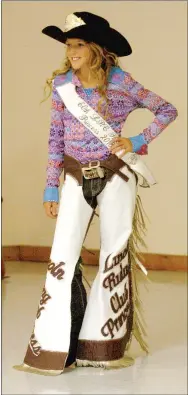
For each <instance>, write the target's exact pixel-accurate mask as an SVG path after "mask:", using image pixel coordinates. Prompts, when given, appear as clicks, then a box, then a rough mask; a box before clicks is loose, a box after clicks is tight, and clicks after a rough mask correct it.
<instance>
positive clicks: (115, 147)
mask: <svg viewBox="0 0 188 395" xmlns="http://www.w3.org/2000/svg"><path fill="white" fill-rule="evenodd" d="M121 150H123V153H122V154H121V156H119V158H122V156H124V155H125V154H126V153H127V152H133V146H132V142H131V140H129V139H127V138H126V137H115V138H114V139H113V140H112V143H111V149H110V151H111V153H112V154H116V153H117V152H118V151H121Z"/></svg>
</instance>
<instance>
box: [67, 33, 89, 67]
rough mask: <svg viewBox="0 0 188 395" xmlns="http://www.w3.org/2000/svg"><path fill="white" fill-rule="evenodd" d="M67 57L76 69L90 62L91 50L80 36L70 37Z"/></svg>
mask: <svg viewBox="0 0 188 395" xmlns="http://www.w3.org/2000/svg"><path fill="white" fill-rule="evenodd" d="M66 46H67V57H68V59H69V61H70V63H71V66H72V68H73V69H74V70H79V69H80V68H81V67H83V66H85V65H88V64H89V59H90V53H91V52H90V50H89V47H88V44H87V43H86V42H85V41H83V40H81V39H79V38H68V39H67V41H66Z"/></svg>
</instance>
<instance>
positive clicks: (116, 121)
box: [44, 67, 177, 202]
mask: <svg viewBox="0 0 188 395" xmlns="http://www.w3.org/2000/svg"><path fill="white" fill-rule="evenodd" d="M70 81H71V82H72V83H73V84H74V85H75V87H76V91H77V94H78V95H79V96H80V97H81V98H82V99H84V100H85V102H86V103H88V104H89V105H90V106H91V107H92V108H93V109H94V110H95V111H98V101H99V100H100V98H101V96H100V94H99V93H98V91H97V89H95V88H94V89H84V88H83V87H82V84H81V82H80V80H79V79H78V77H77V76H76V75H75V73H73V72H72V71H68V72H67V73H66V74H61V75H59V76H57V77H55V79H54V81H53V89H52V107H51V124H50V135H49V141H48V165H47V178H46V187H45V191H44V201H57V202H58V199H59V198H58V187H59V184H60V180H59V179H60V176H61V173H62V171H63V166H64V154H67V155H69V156H72V157H74V158H75V159H77V160H78V161H79V162H81V163H83V164H84V163H88V162H89V161H94V160H104V159H107V158H108V156H109V155H110V151H109V150H108V148H107V147H106V146H104V145H103V144H102V142H101V141H100V140H98V139H97V137H95V136H94V135H93V134H92V132H91V131H90V130H88V129H87V128H86V127H85V126H84V125H82V124H81V123H80V122H79V121H78V120H77V119H76V118H75V117H74V116H73V115H72V114H71V113H70V112H69V111H68V109H67V108H66V107H65V105H64V104H63V102H62V100H61V98H60V96H59V94H58V92H57V91H56V85H60V84H64V83H66V82H70ZM107 98H108V115H107V119H106V121H107V123H108V124H109V125H110V126H111V127H112V129H113V130H114V131H115V132H116V133H117V135H119V136H121V131H122V128H123V125H124V123H125V121H126V119H127V117H128V115H129V114H130V113H131V112H132V111H134V110H136V109H137V108H147V109H148V110H150V111H151V112H152V113H153V114H154V119H153V121H152V122H151V123H150V124H149V125H148V127H146V128H145V129H144V130H143V131H142V132H141V133H140V134H139V135H137V136H133V137H129V138H130V140H131V142H132V145H133V151H134V152H136V153H137V154H140V155H146V154H147V153H148V144H149V143H150V142H151V141H152V140H154V139H155V138H156V137H157V136H158V135H159V134H160V133H161V132H162V131H163V130H164V129H165V128H166V127H167V126H168V125H169V124H170V123H171V122H172V121H174V120H175V118H176V117H177V109H176V108H175V107H174V106H173V105H172V104H170V103H168V102H167V101H166V100H164V99H163V98H161V97H160V96H158V95H157V94H156V93H154V92H151V91H150V90H148V89H146V88H144V86H143V85H141V84H140V83H139V82H137V81H136V80H134V79H133V78H132V76H131V75H130V74H129V73H128V72H126V71H123V70H122V69H121V68H119V67H112V68H111V72H110V74H109V77H108V87H107ZM104 112H105V103H104V104H103V105H102V114H103V113H104Z"/></svg>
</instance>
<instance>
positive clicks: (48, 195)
mask: <svg viewBox="0 0 188 395" xmlns="http://www.w3.org/2000/svg"><path fill="white" fill-rule="evenodd" d="M43 202H57V203H58V202H59V190H58V188H57V187H47V188H45V190H44V195H43Z"/></svg>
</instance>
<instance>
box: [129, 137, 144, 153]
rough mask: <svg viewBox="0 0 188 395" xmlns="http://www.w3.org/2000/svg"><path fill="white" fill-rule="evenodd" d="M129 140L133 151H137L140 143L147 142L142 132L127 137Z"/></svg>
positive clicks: (140, 145)
mask: <svg viewBox="0 0 188 395" xmlns="http://www.w3.org/2000/svg"><path fill="white" fill-rule="evenodd" d="M129 140H131V143H132V145H133V152H137V151H139V149H140V148H141V147H142V145H144V144H147V142H146V141H145V139H144V136H143V134H138V135H137V136H133V137H129Z"/></svg>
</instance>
